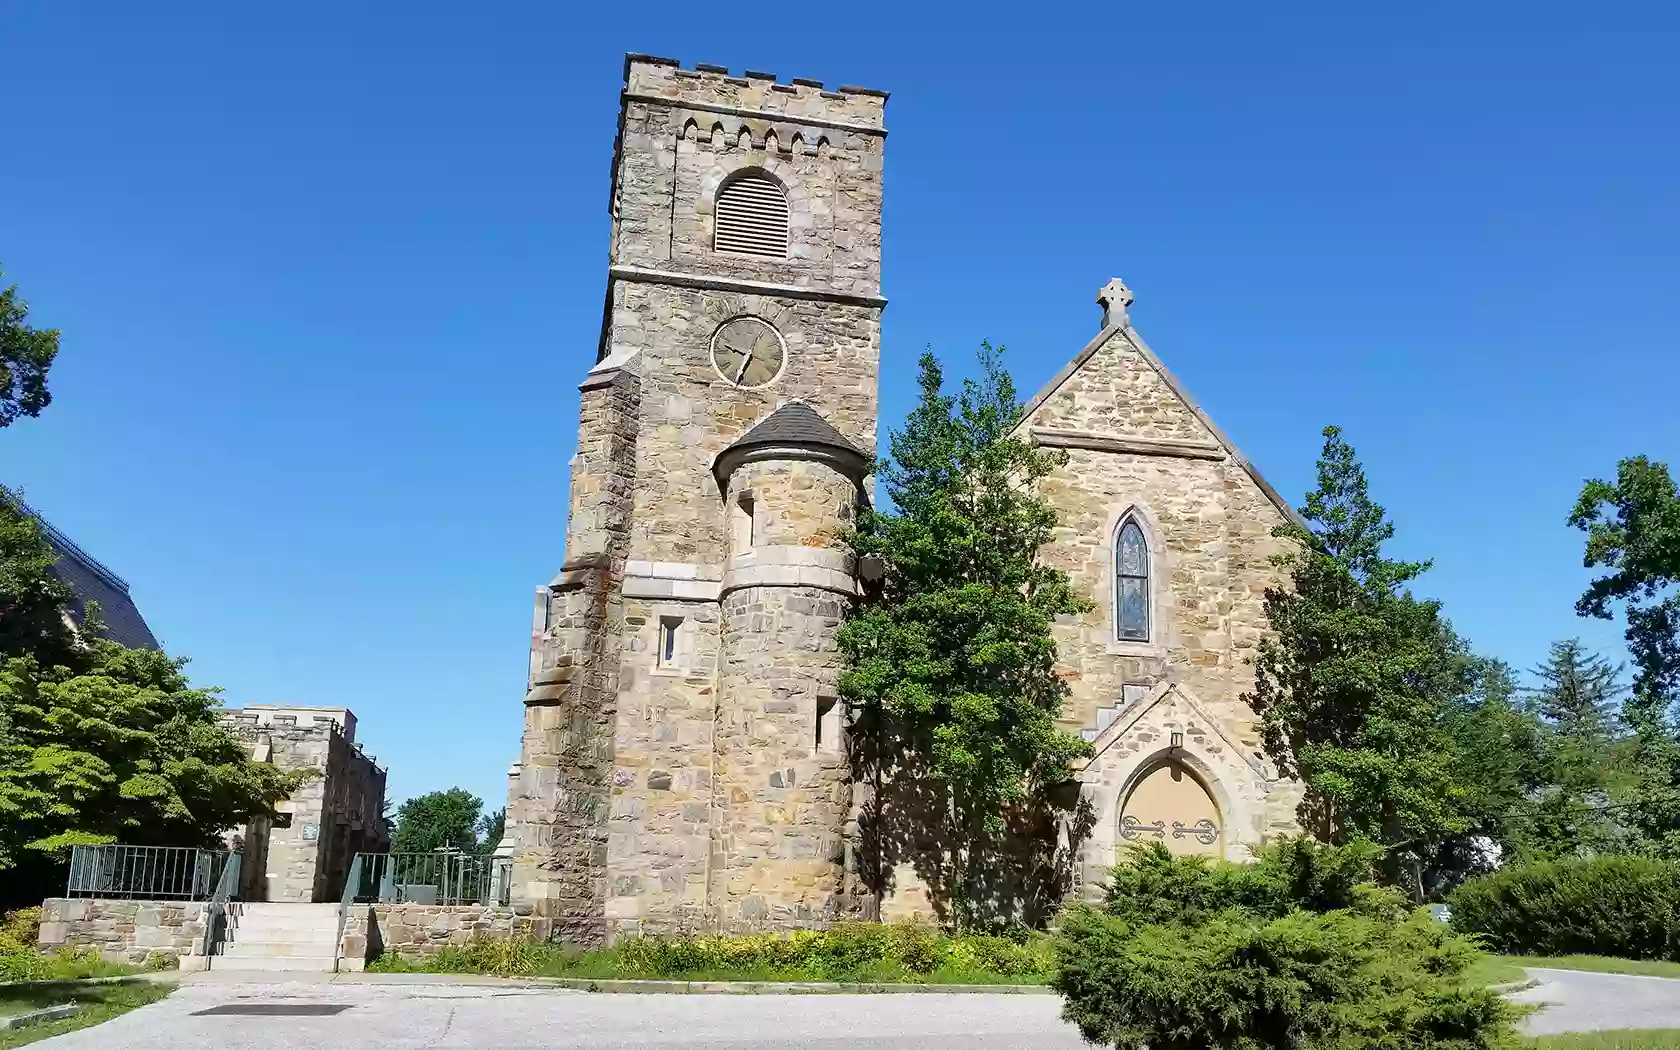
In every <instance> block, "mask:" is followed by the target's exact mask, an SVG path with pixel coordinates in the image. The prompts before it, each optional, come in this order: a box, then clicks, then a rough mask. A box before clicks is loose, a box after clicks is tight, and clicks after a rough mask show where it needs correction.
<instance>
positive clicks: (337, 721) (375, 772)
mask: <svg viewBox="0 0 1680 1050" xmlns="http://www.w3.org/2000/svg"><path fill="white" fill-rule="evenodd" d="M222 720H223V722H224V723H225V724H226V725H227V726H228V728H229V729H231V730H233V732H234V734H235V735H236V736H238V737H239V738H240V739H241V740H244V741H246V742H248V743H249V744H250V745H251V757H252V758H254V759H256V760H257V761H260V762H272V763H273V764H274V765H276V766H278V767H279V768H281V769H286V770H293V769H312V770H315V771H316V775H315V776H314V777H312V778H311V779H309V780H306V781H305V782H304V783H303V785H302V786H301V787H299V788H298V790H297V791H296V792H294V793H293V794H292V796H291V797H290V798H288V799H286V800H285V801H284V802H281V803H280V804H279V805H278V806H277V807H276V809H277V810H278V814H277V816H276V817H274V818H272V819H270V818H268V817H258V818H256V819H254V820H252V821H251V823H250V824H248V825H246V827H245V828H244V829H243V831H242V832H241V833H240V835H239V837H240V839H241V840H242V844H243V850H244V857H243V861H242V868H241V870H240V882H241V886H240V896H241V898H242V899H244V900H247V901H277V902H287V901H289V902H294V903H309V902H325V901H337V900H339V899H341V897H342V896H343V893H344V881H345V879H346V877H347V876H348V874H349V871H350V861H351V860H352V859H353V858H354V857H355V855H356V854H357V853H384V852H386V851H388V850H389V849H390V848H391V836H390V832H389V830H388V829H387V828H386V826H385V816H384V808H385V770H383V769H381V768H380V767H379V764H378V763H377V762H375V761H374V759H373V756H371V755H368V754H365V753H364V752H363V751H362V749H361V746H360V745H358V744H357V743H356V716H355V715H354V714H352V713H351V711H350V710H349V708H344V707H279V706H275V705H272V704H252V705H250V706H248V707H242V708H234V709H230V710H227V711H223V712H222Z"/></svg>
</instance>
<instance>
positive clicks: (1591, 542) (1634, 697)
mask: <svg viewBox="0 0 1680 1050" xmlns="http://www.w3.org/2000/svg"><path fill="white" fill-rule="evenodd" d="M1569 523H1570V524H1571V525H1573V526H1575V527H1576V528H1578V529H1580V530H1581V531H1582V532H1584V533H1586V535H1587V543H1586V554H1585V556H1584V558H1583V559H1582V563H1583V564H1584V565H1585V566H1586V567H1587V568H1589V569H1602V570H1605V571H1604V572H1603V573H1602V574H1601V575H1599V576H1598V577H1597V578H1595V579H1594V580H1593V581H1592V584H1591V585H1590V586H1589V587H1588V588H1587V591H1586V593H1585V594H1583V595H1582V596H1581V599H1580V600H1579V601H1578V602H1576V603H1575V611H1576V612H1577V613H1579V614H1580V615H1582V616H1595V617H1598V618H1600V619H1606V620H1608V619H1611V618H1612V617H1613V616H1614V610H1615V608H1616V607H1617V606H1620V607H1621V610H1622V612H1623V615H1624V616H1625V618H1626V621H1627V631H1626V634H1625V637H1626V638H1627V644H1628V652H1629V653H1630V654H1631V655H1632V656H1633V665H1634V669H1635V673H1634V678H1633V684H1632V688H1631V689H1630V690H1629V692H1628V694H1627V697H1626V699H1625V700H1624V701H1623V703H1622V720H1623V721H1624V722H1625V723H1626V724H1627V725H1628V727H1629V728H1631V729H1632V730H1633V733H1634V746H1633V751H1632V754H1631V756H1630V766H1631V770H1632V773H1633V777H1634V784H1633V786H1632V787H1631V789H1630V791H1629V795H1628V798H1627V800H1626V802H1625V804H1624V806H1623V818H1624V822H1625V823H1626V824H1627V825H1628V826H1629V828H1630V830H1631V831H1632V832H1633V833H1634V834H1635V835H1637V836H1638V839H1637V843H1636V845H1637V847H1638V848H1639V849H1641V850H1644V851H1647V852H1651V853H1655V854H1657V855H1660V856H1666V857H1671V858H1680V725H1677V724H1676V713H1675V712H1676V707H1677V706H1680V493H1677V492H1676V490H1675V484H1674V478H1673V477H1672V476H1671V475H1670V474H1669V471H1668V466H1667V465H1666V464H1663V463H1657V462H1653V461H1651V460H1649V459H1647V458H1646V457H1644V456H1635V457H1633V458H1631V459H1624V460H1622V461H1621V462H1620V463H1618V464H1617V465H1616V480H1615V482H1614V483H1612V482H1609V481H1604V480H1601V479H1596V478H1595V479H1593V480H1591V481H1588V482H1587V483H1586V485H1585V486H1584V487H1583V488H1582V490H1581V495H1580V498H1579V499H1578V500H1577V501H1576V503H1575V509H1574V511H1573V513H1571V514H1570V516H1569Z"/></svg>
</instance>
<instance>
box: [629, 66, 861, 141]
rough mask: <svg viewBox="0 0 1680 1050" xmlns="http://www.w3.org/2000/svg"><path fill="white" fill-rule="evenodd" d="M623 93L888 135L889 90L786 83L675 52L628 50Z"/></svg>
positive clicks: (697, 107) (800, 81)
mask: <svg viewBox="0 0 1680 1050" xmlns="http://www.w3.org/2000/svg"><path fill="white" fill-rule="evenodd" d="M624 97H625V100H626V101H641V102H650V103H656V104H664V105H676V106H683V107H686V108H689V109H692V110H695V111H699V112H714V113H724V114H729V115H734V116H742V117H751V118H753V119H758V120H770V121H778V120H779V121H783V122H787V123H790V124H801V125H804V126H807V127H828V128H833V129H836V130H843V131H856V132H860V133H863V134H866V135H875V136H885V135H886V133H887V132H886V127H885V124H886V104H887V92H885V91H878V90H876V89H874V88H865V87H857V86H855V85H850V84H842V85H840V86H839V88H838V89H837V90H834V91H829V90H827V89H826V88H825V87H824V86H823V84H822V82H821V81H818V80H806V79H802V78H798V77H795V78H794V79H792V80H790V81H788V82H786V83H783V82H781V81H779V80H778V79H777V78H776V74H774V73H760V72H756V71H753V70H747V71H744V72H742V73H741V74H740V75H738V76H737V75H735V74H732V73H731V72H730V71H729V70H728V69H727V68H725V67H724V66H714V65H709V64H707V63H703V62H702V63H699V64H697V65H696V66H695V67H694V68H693V69H684V68H682V65H681V63H679V62H678V61H677V60H676V59H674V58H659V57H656V56H654V55H636V54H631V55H626V56H625V58H624Z"/></svg>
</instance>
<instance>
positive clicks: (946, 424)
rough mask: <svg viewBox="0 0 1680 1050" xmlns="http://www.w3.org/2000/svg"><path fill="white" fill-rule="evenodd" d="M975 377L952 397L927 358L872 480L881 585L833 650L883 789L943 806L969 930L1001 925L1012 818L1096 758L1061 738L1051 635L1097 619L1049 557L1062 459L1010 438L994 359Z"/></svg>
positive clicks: (873, 544) (1009, 393)
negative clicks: (1060, 626)
mask: <svg viewBox="0 0 1680 1050" xmlns="http://www.w3.org/2000/svg"><path fill="white" fill-rule="evenodd" d="M979 364H980V376H979V378H978V379H972V380H969V381H967V382H965V383H964V384H963V389H962V393H961V394H960V395H959V396H955V397H953V396H950V395H947V394H946V393H945V392H944V376H943V373H942V371H941V369H940V365H939V362H938V360H937V359H936V358H935V357H934V356H933V354H932V353H931V352H928V353H924V354H923V355H922V358H921V366H920V379H919V381H920V385H921V399H920V401H919V403H918V404H917V406H916V409H915V410H914V411H913V412H912V413H911V414H910V417H909V419H908V420H907V421H906V423H905V426H904V428H903V429H902V430H899V431H896V432H895V433H894V434H893V435H892V439H891V448H892V459H891V461H889V462H884V463H882V464H881V465H880V467H879V472H878V475H877V476H878V477H879V479H880V481H881V483H882V485H883V486H884V488H885V489H886V492H887V494H888V496H890V497H891V500H892V503H893V506H894V507H895V508H896V510H895V511H894V512H881V511H869V512H865V513H864V514H863V515H861V516H860V520H859V526H858V530H857V534H856V536H855V539H854V543H855V545H856V549H857V552H858V554H859V555H861V556H865V557H870V556H873V557H878V558H880V559H882V560H883V561H884V564H885V575H884V578H883V579H882V580H881V581H880V584H879V586H878V587H877V588H875V589H874V591H873V593H871V594H870V595H868V596H867V600H866V601H865V603H864V604H863V605H862V606H861V607H860V608H859V609H858V610H857V611H856V613H855V614H854V615H853V616H852V617H851V618H850V619H849V620H848V621H847V623H846V624H845V626H844V627H843V628H842V629H841V631H840V634H839V648H840V651H841V653H842V655H843V658H844V660H845V670H844V673H843V675H842V677H841V679H840V692H841V694H842V696H843V697H844V698H845V699H846V701H847V703H848V705H849V707H850V709H851V711H852V717H853V725H854V737H857V736H863V737H872V738H873V740H874V742H875V749H874V752H873V755H874V760H875V761H877V762H878V763H880V765H881V766H884V767H887V768H888V769H889V770H890V773H889V775H888V776H887V778H886V779H889V780H892V781H893V782H894V783H895V785H897V786H899V787H902V786H903V785H904V784H906V783H908V782H914V783H916V784H918V785H921V786H923V787H925V788H927V789H928V790H930V791H931V793H932V795H933V796H934V798H935V800H936V801H935V802H934V803H933V804H932V805H930V806H929V808H930V809H932V810H934V811H935V812H937V813H938V814H939V816H938V818H937V819H938V820H939V822H940V823H941V825H942V826H941V827H939V828H938V829H937V830H938V831H939V832H941V833H942V834H941V835H940V836H939V841H940V843H941V847H940V848H941V849H942V850H943V851H944V857H945V870H944V880H943V881H944V885H945V886H946V887H947V888H948V890H949V892H950V897H951V899H950V903H951V904H953V905H954V906H955V909H956V911H957V913H958V918H959V919H961V920H963V921H979V920H981V919H987V920H989V919H991V918H995V917H996V915H995V914H982V913H983V912H984V911H985V909H986V907H988V905H986V904H984V903H983V902H982V900H981V898H982V896H983V895H984V893H985V891H984V890H983V888H982V886H981V882H982V878H983V875H985V874H986V873H985V872H984V871H983V868H985V867H986V864H987V859H986V858H987V857H988V856H989V851H990V850H991V849H992V848H993V847H995V846H997V845H998V844H999V843H1000V841H1001V840H1002V838H1003V837H1004V833H1005V827H1006V824H1007V823H1008V821H1009V820H1010V818H1011V817H1012V815H1014V814H1015V813H1017V812H1019V811H1020V810H1021V809H1022V808H1023V806H1024V804H1026V803H1028V802H1029V801H1041V800H1043V799H1044V798H1045V796H1046V792H1047V791H1048V789H1050V788H1051V787H1053V786H1055V785H1057V784H1060V783H1062V782H1064V781H1065V780H1067V779H1068V777H1069V770H1070V763H1071V762H1072V761H1073V760H1074V759H1076V758H1078V757H1080V756H1082V755H1084V754H1087V753H1088V752H1089V747H1088V745H1087V744H1085V742H1084V741H1083V740H1081V739H1080V738H1079V737H1078V736H1076V735H1074V734H1071V733H1068V732H1066V731H1065V730H1063V729H1061V728H1059V727H1058V726H1057V724H1056V719H1057V716H1058V715H1059V714H1060V711H1061V706H1062V701H1063V698H1064V697H1065V696H1066V695H1067V686H1066V684H1065V683H1064V682H1063V681H1062V680H1061V678H1059V677H1058V676H1057V674H1056V670H1055V661H1056V645H1055V640H1054V638H1053V637H1052V636H1051V633H1050V628H1051V624H1052V623H1053V621H1054V620H1055V618H1056V617H1058V616H1062V615H1067V614H1072V613H1078V612H1082V611H1084V610H1086V609H1087V608H1089V604H1088V603H1087V602H1086V601H1085V600H1084V599H1083V598H1081V597H1080V596H1079V595H1077V594H1076V593H1075V592H1074V590H1073V588H1072V586H1071V585H1070V583H1069V581H1068V577H1067V574H1066V573H1064V572H1062V571H1061V570H1059V569H1056V568H1054V567H1052V566H1050V565H1047V564H1045V562H1044V561H1043V559H1042V558H1041V556H1040V552H1041V550H1042V548H1043V547H1044V545H1045V544H1046V543H1047V542H1049V540H1050V538H1051V534H1052V531H1053V529H1054V528H1055V524H1056V514H1055V511H1054V510H1053V509H1052V508H1051V507H1050V506H1049V504H1048V503H1047V502H1046V501H1045V500H1044V498H1043V497H1042V496H1041V495H1040V493H1039V489H1038V486H1039V482H1041V481H1042V480H1043V479H1045V478H1046V477H1048V476H1049V475H1050V474H1051V473H1052V472H1053V471H1054V470H1055V469H1056V468H1057V467H1058V466H1060V465H1061V464H1062V463H1063V462H1064V461H1065V460H1064V458H1063V457H1062V456H1061V455H1059V454H1058V453H1056V452H1053V451H1050V450H1046V449H1041V448H1038V447H1036V446H1035V445H1033V444H1032V442H1031V441H1029V440H1028V439H1026V438H1024V437H1022V436H1018V435H1017V434H1016V433H1015V428H1016V426H1017V424H1018V423H1019V422H1020V420H1021V412H1022V407H1021V404H1020V402H1019V401H1018V400H1017V398H1016V395H1015V387H1014V385H1013V383H1012V382H1011V380H1010V378H1009V374H1008V373H1007V372H1006V371H1005V370H1004V367H1003V363H1002V359H1001V354H1000V351H998V350H995V349H993V348H992V347H991V346H990V345H989V344H982V346H981V349H980V353H979ZM877 768H878V769H879V768H880V767H879V766H878V767H877Z"/></svg>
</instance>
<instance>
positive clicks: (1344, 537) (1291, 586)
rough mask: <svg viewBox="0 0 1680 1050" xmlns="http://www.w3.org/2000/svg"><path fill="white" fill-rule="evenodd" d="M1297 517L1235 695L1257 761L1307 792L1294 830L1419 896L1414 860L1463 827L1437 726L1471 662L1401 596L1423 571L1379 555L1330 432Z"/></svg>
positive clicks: (1435, 618) (1461, 794)
mask: <svg viewBox="0 0 1680 1050" xmlns="http://www.w3.org/2000/svg"><path fill="white" fill-rule="evenodd" d="M1300 513H1301V518H1302V521H1301V522H1295V521H1291V522H1287V523H1285V524H1283V525H1281V526H1279V527H1278V528H1277V529H1276V530H1275V531H1274V535H1277V536H1279V537H1281V538H1284V539H1287V540H1289V541H1290V543H1289V544H1288V547H1287V549H1286V550H1285V551H1284V552H1283V553H1281V554H1279V555H1276V556H1275V557H1274V559H1273V561H1274V563H1275V564H1276V565H1278V566H1279V567H1280V568H1281V569H1282V570H1284V571H1285V572H1286V573H1287V574H1288V577H1289V582H1288V585H1287V586H1274V587H1272V588H1270V589H1268V590H1267V592H1266V596H1265V611H1266V617H1267V619H1268V621H1269V623H1270V625H1271V628H1272V632H1273V635H1272V636H1271V637H1268V638H1266V639H1265V640H1263V641H1262V642H1261V643H1260V646H1259V647H1258V653H1257V656H1256V657H1255V661H1254V663H1255V687H1254V691H1253V692H1252V693H1250V694H1248V695H1247V697H1246V699H1247V700H1248V701H1249V703H1250V704H1251V705H1252V706H1253V708H1254V710H1255V711H1256V712H1257V713H1258V714H1259V715H1260V718H1261V723H1262V728H1263V731H1264V737H1265V744H1266V750H1267V752H1268V754H1269V755H1270V756H1271V757H1272V759H1273V761H1274V762H1276V763H1277V765H1278V767H1279V768H1280V769H1281V770H1282V771H1284V772H1285V773H1286V774H1289V775H1292V776H1296V777H1298V778H1299V779H1300V780H1301V782H1302V784H1303V786H1304V788H1305V797H1304V799H1303V802H1302V805H1301V812H1300V816H1301V821H1302V824H1303V826H1304V827H1306V828H1308V829H1309V830H1310V831H1311V832H1312V833H1313V834H1314V835H1315V836H1317V837H1318V838H1320V839H1322V840H1323V841H1326V842H1330V843H1335V844H1342V843H1347V842H1351V841H1353V840H1356V839H1361V838H1363V839H1368V840H1370V841H1372V842H1375V843H1379V844H1381V845H1383V846H1385V847H1387V848H1388V854H1387V857H1386V859H1385V862H1384V864H1385V873H1386V875H1387V877H1388V878H1389V879H1390V880H1392V881H1395V882H1399V881H1401V877H1402V872H1403V871H1404V870H1405V869H1406V868H1408V867H1410V868H1411V869H1412V872H1411V880H1412V881H1414V885H1413V886H1412V887H1411V889H1412V890H1413V892H1414V893H1421V887H1420V886H1419V885H1417V882H1421V879H1420V878H1419V877H1418V869H1420V868H1421V864H1422V858H1424V857H1427V856H1429V855H1431V854H1433V853H1434V852H1435V850H1436V849H1438V848H1439V845H1440V843H1442V842H1443V841H1445V840H1447V839H1451V838H1454V837H1457V836H1461V835H1463V834H1465V833H1466V832H1467V831H1468V830H1469V828H1470V826H1471V819H1470V817H1469V815H1468V814H1467V812H1466V809H1467V801H1468V800H1467V798H1466V795H1467V792H1466V789H1465V787H1464V785H1463V784H1461V783H1460V781H1459V778H1458V773H1459V771H1460V770H1461V769H1462V763H1461V762H1460V761H1459V759H1458V756H1457V754H1456V753H1455V752H1456V748H1455V745H1454V741H1453V736H1452V734H1451V733H1450V732H1448V731H1447V724H1446V722H1447V716H1448V713H1449V711H1448V708H1449V703H1450V702H1451V701H1452V700H1453V699H1454V698H1456V697H1460V696H1462V695H1463V694H1464V693H1465V692H1466V691H1467V690H1468V689H1469V687H1470V684H1471V681H1470V678H1471V670H1472V663H1471V660H1470V658H1469V655H1468V653H1467V652H1466V650H1465V646H1464V644H1463V642H1462V640H1461V639H1459V638H1458V636H1457V635H1456V634H1455V633H1454V632H1453V630H1452V628H1451V626H1450V625H1449V624H1448V623H1447V622H1446V620H1445V619H1443V618H1442V616H1441V611H1440V606H1439V603H1437V602H1434V601H1426V600H1422V599H1419V598H1417V597H1415V596H1413V595H1412V593H1411V591H1410V590H1409V585H1410V584H1411V583H1412V582H1413V581H1415V580H1416V579H1417V578H1418V577H1419V576H1420V575H1422V573H1423V572H1424V571H1425V570H1426V569H1428V567H1429V563H1428V562H1415V561H1396V560H1393V559H1390V558H1387V557H1384V555H1383V549H1382V548H1383V544H1384V543H1385V542H1387V541H1388V540H1389V539H1391V538H1392V537H1393V535H1394V525H1393V524H1392V523H1391V522H1390V521H1389V520H1388V518H1387V516H1386V514H1385V513H1384V511H1383V508H1382V507H1381V506H1379V505H1378V504H1377V503H1376V502H1374V501H1373V500H1372V499H1371V497H1370V494H1369V492H1368V490H1367V485H1366V480H1365V471H1364V468H1363V467H1361V466H1360V464H1359V461H1358V459H1357V458H1356V457H1355V455H1354V450H1353V448H1352V446H1350V445H1349V444H1348V443H1347V442H1346V441H1344V440H1343V439H1342V436H1341V429H1340V428H1339V427H1326V428H1325V430H1324V450H1323V453H1322V454H1321V456H1320V457H1319V461H1318V487H1317V489H1316V490H1314V491H1313V492H1310V493H1308V494H1307V498H1306V502H1305V504H1304V505H1303V506H1302V507H1301V511H1300Z"/></svg>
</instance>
